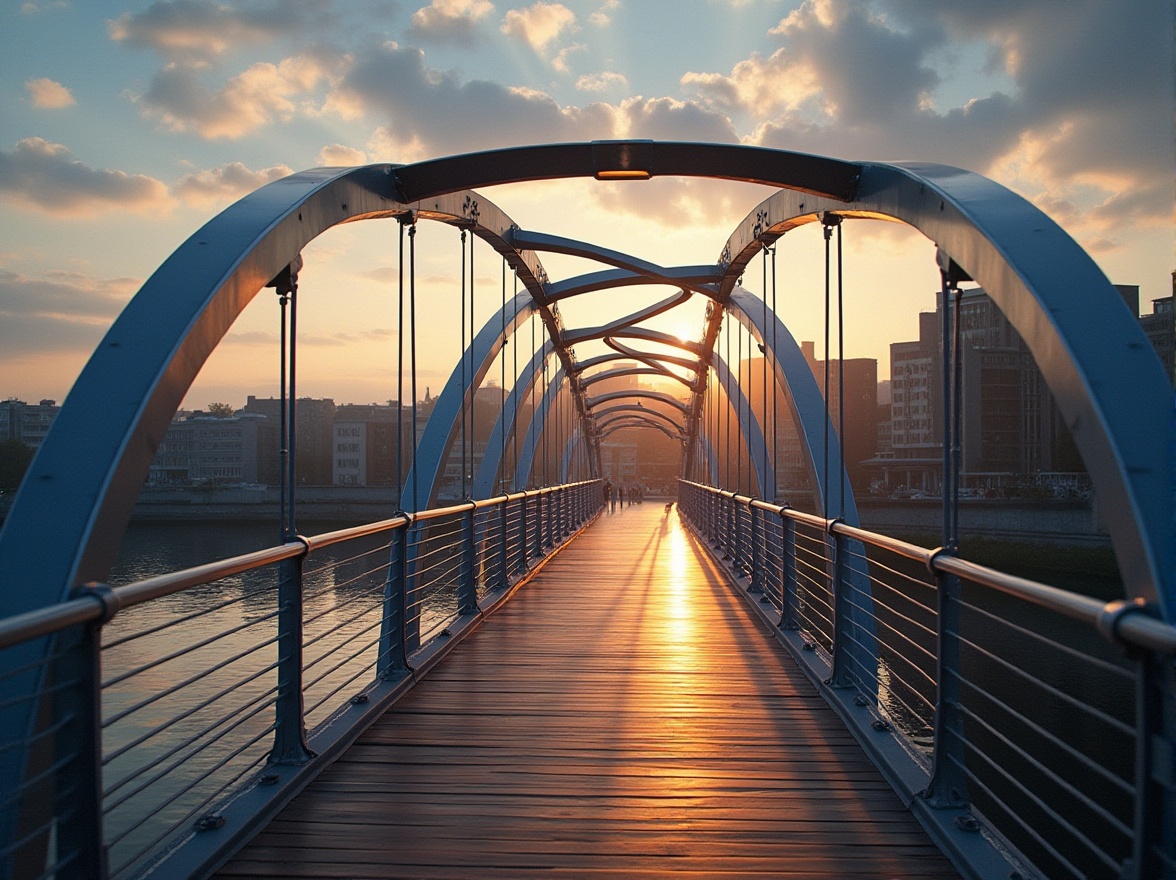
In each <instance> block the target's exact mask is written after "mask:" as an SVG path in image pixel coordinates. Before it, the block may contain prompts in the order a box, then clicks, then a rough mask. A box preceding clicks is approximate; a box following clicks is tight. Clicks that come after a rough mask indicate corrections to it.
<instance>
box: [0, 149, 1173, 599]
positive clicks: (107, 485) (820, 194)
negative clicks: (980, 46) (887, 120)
mask: <svg viewBox="0 0 1176 880" xmlns="http://www.w3.org/2000/svg"><path fill="white" fill-rule="evenodd" d="M662 175H665V176H697V177H712V178H723V179H732V180H742V181H747V182H753V183H761V184H767V185H770V186H776V187H779V189H778V191H777V192H776V193H775V194H773V195H772V196H770V197H769V198H768V199H766V200H765V201H763V202H762V203H761V204H760V205H759V206H758V207H757V208H756V209H755V210H754V211H752V212H750V213H749V214H748V216H747V218H746V219H745V220H744V221H743V222H742V223H741V224H739V226H738V227H737V228H736V230H735V232H734V233H733V234H732V236H731V237H730V239H729V240H728V242H727V244H726V246H725V248H724V249H723V251H722V254H721V256H720V258H719V260H718V261H717V264H716V268H709V269H708V267H685V268H679V269H676V270H668V272H667V273H659V274H660V275H661V280H660V281H659V282H657V283H667V281H666V280H665V278H666V275H667V274H672V275H673V276H674V278H675V281H672V282H669V283H676V284H679V285H680V286H682V287H685V288H687V289H690V290H693V291H695V292H699V293H704V295H708V296H710V297H711V298H713V299H714V300H715V302H716V304H717V306H718V307H716V308H714V309H712V310H711V316H710V318H709V319H708V321H707V325H706V328H705V330H704V335H703V339H702V341H701V345H700V346H699V348H698V349H697V350H698V351H699V352H701V354H699V361H700V365H703V363H702V362H703V361H704V359H706V358H709V357H710V356H711V355H710V354H709V353H710V352H713V350H714V343H715V338H716V336H717V333H718V328H719V324H720V322H721V319H722V314H723V312H724V307H725V306H726V305H727V304H728V300H729V299H730V297H731V294H732V292H733V291H734V288H735V284H736V281H737V279H738V278H739V276H740V275H741V274H742V273H743V270H744V268H745V267H746V265H747V263H748V262H749V261H750V259H751V258H752V257H753V256H754V255H755V254H756V253H758V252H759V251H760V250H761V249H762V248H763V247H766V246H769V245H771V244H772V243H773V242H774V241H775V240H776V239H777V238H779V237H780V236H781V235H783V234H784V233H786V232H787V231H788V230H790V229H793V228H795V227H797V226H800V225H803V224H806V223H811V222H817V221H819V220H820V219H821V218H822V216H823V215H825V214H827V213H828V214H834V215H837V216H840V217H844V218H859V217H860V218H871V219H888V220H896V221H898V222H901V223H905V224H907V225H909V226H912V227H914V228H916V229H918V230H920V231H921V232H922V233H923V234H924V235H926V236H927V237H928V238H929V239H931V240H932V241H933V242H935V243H936V245H938V247H939V249H940V250H941V251H942V252H944V253H945V254H947V255H949V256H950V257H951V259H952V260H953V261H954V262H955V263H956V264H957V265H958V266H960V267H961V268H962V269H963V271H964V272H966V273H967V274H968V275H969V276H970V277H971V278H973V279H975V280H976V281H977V282H978V283H980V284H982V285H983V286H984V288H985V290H986V291H987V292H988V294H989V295H990V296H991V297H992V299H993V300H994V302H996V304H997V305H998V307H1000V308H1001V310H1002V311H1003V312H1004V313H1005V315H1006V316H1007V317H1008V319H1009V321H1010V323H1012V325H1013V326H1014V327H1015V328H1016V329H1017V331H1018V333H1019V334H1020V335H1021V337H1022V338H1023V339H1024V340H1025V343H1026V344H1027V346H1028V348H1029V350H1030V352H1031V353H1032V354H1033V356H1034V358H1035V360H1036V361H1037V363H1038V365H1039V367H1040V369H1041V371H1042V373H1043V375H1044V377H1045V380H1046V382H1047V384H1048V386H1049V387H1050V390H1051V392H1052V393H1053V396H1054V398H1055V399H1056V401H1057V403H1058V407H1059V411H1060V412H1061V413H1062V415H1063V417H1064V418H1065V420H1066V423H1067V425H1068V427H1069V428H1070V430H1071V433H1072V434H1073V437H1074V439H1075V442H1076V444H1077V446H1078V449H1079V451H1080V452H1081V454H1082V457H1083V460H1084V462H1085V463H1086V466H1087V468H1088V469H1089V471H1090V474H1091V477H1092V480H1093V482H1094V486H1095V490H1096V492H1097V493H1098V497H1099V503H1100V507H1101V509H1102V511H1103V512H1104V514H1105V518H1106V520H1107V522H1108V525H1109V529H1110V532H1111V538H1112V541H1113V543H1114V546H1115V550H1116V554H1117V557H1118V561H1119V566H1120V569H1121V571H1122V574H1123V580H1124V583H1125V586H1126V591H1127V594H1128V595H1129V596H1132V597H1139V598H1142V599H1144V600H1146V601H1149V602H1152V603H1156V604H1158V605H1159V606H1160V607H1161V609H1162V613H1163V615H1164V617H1165V619H1168V620H1173V619H1176V585H1174V583H1173V582H1174V579H1176V576H1174V569H1176V561H1174V560H1176V540H1174V538H1176V535H1174V532H1173V524H1174V516H1173V486H1174V478H1173V454H1174V453H1173V448H1174V447H1176V424H1174V420H1173V411H1172V395H1171V388H1170V385H1169V383H1168V380H1167V377H1166V376H1165V375H1164V372H1163V369H1162V367H1161V366H1160V364H1159V360H1158V358H1156V357H1155V355H1154V353H1153V352H1152V350H1151V348H1150V346H1149V344H1148V342H1147V340H1146V337H1145V336H1144V335H1143V332H1142V330H1141V329H1140V327H1139V325H1138V322H1137V321H1136V320H1135V319H1134V317H1133V316H1132V315H1131V314H1130V312H1129V310H1127V309H1125V308H1124V307H1123V304H1122V301H1121V299H1120V298H1119V297H1118V295H1117V293H1116V292H1115V290H1114V288H1113V287H1112V286H1111V285H1110V283H1109V282H1108V281H1107V279H1106V278H1105V276H1103V274H1102V273H1101V272H1100V271H1099V270H1098V268H1097V267H1096V266H1095V264H1094V262H1093V261H1092V260H1091V259H1090V257H1089V256H1088V255H1087V254H1086V253H1085V252H1084V251H1083V250H1082V249H1081V248H1080V247H1079V246H1078V245H1077V244H1076V243H1075V242H1074V241H1073V240H1072V239H1071V238H1070V237H1069V236H1068V235H1067V234H1066V233H1065V232H1064V231H1063V230H1062V229H1060V228H1059V227H1058V226H1057V225H1056V224H1055V223H1053V221H1051V220H1050V219H1049V218H1048V217H1047V216H1046V215H1045V214H1043V213H1042V212H1041V211H1039V210H1038V209H1036V208H1035V207H1033V206H1032V205H1031V204H1029V203H1028V202H1026V201H1025V200H1023V199H1021V198H1020V197H1019V196H1016V195H1015V194H1013V193H1011V192H1010V191H1008V190H1006V189H1005V188H1003V187H1001V186H1000V185H998V184H996V183H995V182H993V181H990V180H987V179H986V178H984V177H981V176H980V175H977V174H973V173H970V172H967V171H962V170H960V169H956V168H951V167H947V166H942V165H930V164H916V163H893V164H881V163H857V162H843V161H839V160H834V159H826V158H822V157H816V156H808V155H804V154H798V153H790V152H786V151H780V150H770V149H764V148H757V147H746V146H739V145H726V144H684V143H675V142H658V143H655V142H651V141H608V142H593V143H575V144H550V145H541V146H532V147H519V148H512V149H504V150H492V151H488V152H483V153H475V154H467V155H462V156H453V157H448V158H445V159H438V160H431V161H427V162H419V163H414V164H412V165H405V166H394V165H386V164H383V165H371V166H366V167H361V168H352V169H338V168H327V169H314V170H312V171H307V172H302V173H299V174H295V175H292V176H290V177H288V178H285V179H283V180H281V181H277V182H275V183H273V184H270V185H268V186H266V187H263V188H262V189H260V190H258V191H257V192H255V193H253V194H251V195H249V196H247V197H245V198H244V199H242V200H241V201H240V202H238V203H237V204H235V205H233V206H232V207H230V208H229V209H227V210H226V211H224V212H223V213H222V214H220V215H219V216H217V217H216V218H214V219H213V220H211V221H210V222H209V223H207V224H206V225H205V226H204V227H203V228H201V229H200V230H199V231H198V232H197V233H196V234H195V235H193V236H192V237H191V238H190V239H189V240H188V241H187V242H185V243H184V244H183V245H181V247H180V248H179V249H178V250H177V251H176V252H175V253H173V254H172V256H171V257H169V258H168V259H167V260H166V261H165V262H164V264H163V265H162V266H160V268H159V269H158V270H157V271H156V272H155V274H154V275H152V277H151V278H150V279H148V281H147V283H146V284H145V285H144V286H143V288H142V289H141V290H140V292H139V294H138V295H137V296H136V297H135V298H134V299H133V300H132V301H131V303H130V304H129V305H128V306H127V308H126V309H125V310H124V312H123V313H122V314H121V315H120V316H119V318H118V320H117V321H116V322H115V324H114V325H113V326H112V328H111V330H110V331H109V332H108V334H107V335H106V337H105V338H104V339H103V341H102V343H101V344H100V346H99V347H98V349H97V350H96V351H95V353H94V355H93V356H92V358H91V359H90V362H89V363H88V364H87V366H86V367H85V369H84V370H83V372H82V374H81V376H80V377H79V379H78V381H77V383H76V384H75V386H74V389H73V391H71V393H70V395H69V398H68V400H67V401H66V403H65V405H64V406H63V408H62V411H61V413H60V415H59V417H58V419H57V422H56V423H55V425H54V426H53V429H52V430H51V431H50V433H49V435H48V437H47V438H46V441H45V443H44V444H43V445H42V447H41V450H40V452H39V453H38V455H37V457H36V459H35V460H34V462H33V464H32V466H31V468H30V471H29V474H28V477H27V478H26V480H25V482H24V484H23V486H22V488H21V490H20V492H19V493H18V496H17V498H16V501H15V503H14V505H13V508H12V511H11V513H10V515H9V518H8V522H7V524H6V527H5V529H4V532H3V533H2V534H0V571H4V572H5V577H6V579H7V581H8V583H10V584H19V585H20V589H6V590H3V591H2V592H0V610H2V611H3V613H5V614H11V613H19V612H21V611H26V610H31V609H33V608H37V607H41V606H44V605H48V604H52V603H54V602H57V601H59V600H61V599H62V598H64V597H65V596H66V595H68V593H69V591H70V590H71V589H72V588H73V586H74V585H75V584H80V583H84V582H86V581H90V580H101V579H103V578H104V577H105V576H106V573H107V572H108V570H109V566H110V564H111V562H112V560H113V556H114V553H115V550H116V548H117V546H118V543H119V537H120V535H121V533H122V530H123V528H124V527H125V524H126V521H127V519H128V518H129V516H130V512H131V509H132V507H133V504H134V500H135V497H136V495H137V492H138V488H139V486H140V485H141V484H142V482H143V478H144V477H145V475H146V473H147V470H148V467H149V465H150V462H151V458H152V456H153V454H154V451H155V448H156V446H157V445H158V443H159V441H160V440H161V439H162V437H163V435H164V433H165V431H166V430H167V426H168V424H169V422H170V419H171V417H172V415H173V414H174V412H175V410H176V409H177V408H178V406H179V404H180V402H181V401H182V399H183V396H184V394H185V393H186V391H187V389H188V387H189V385H190V384H191V382H192V381H193V380H194V379H195V376H196V374H197V372H198V371H199V369H200V366H201V365H202V364H203V363H204V361H205V360H206V358H207V357H208V356H209V354H210V353H211V352H212V350H213V349H214V348H215V346H216V345H217V343H218V342H219V341H220V339H221V338H222V337H223V335H224V334H225V332H227V330H228V328H229V326H230V325H231V323H232V321H233V320H234V319H235V318H236V317H237V315H238V314H240V312H241V311H242V310H243V309H244V307H245V305H247V304H248V302H249V301H250V300H251V299H252V298H253V297H254V296H255V295H256V294H257V292H258V291H259V290H261V289H262V287H263V286H264V285H266V284H267V283H268V282H269V281H270V279H272V278H274V277H275V276H276V275H277V274H278V273H279V272H281V271H282V270H283V269H284V268H286V267H287V266H289V265H290V264H291V263H292V262H293V261H294V260H295V259H296V257H297V256H298V254H299V253H300V251H301V250H302V248H303V247H304V246H305V245H306V244H307V243H308V242H309V241H310V240H312V239H313V238H314V237H316V236H317V235H319V234H320V233H322V232H323V231H325V230H326V229H329V228H331V227H332V226H335V225H338V224H340V223H345V222H353V221H356V220H365V219H372V218H376V217H394V216H404V215H407V214H409V213H412V214H413V215H415V216H417V217H421V218H424V219H435V220H441V221H442V222H447V223H452V224H454V225H458V226H465V227H466V228H469V229H472V230H473V231H474V233H475V234H477V235H478V236H479V237H480V238H482V239H483V240H484V241H486V242H488V243H489V244H490V245H491V246H492V247H494V248H495V250H497V251H498V252H499V253H501V254H502V255H503V256H504V258H505V259H506V260H507V261H508V262H509V264H510V265H511V266H512V267H513V269H514V271H515V272H516V274H517V276H518V278H519V279H520V281H521V282H522V284H523V285H524V286H525V287H526V289H527V291H528V292H529V293H530V294H531V297H532V299H533V302H534V304H535V306H536V307H537V308H539V310H540V313H541V314H542V316H543V320H544V322H545V324H546V325H547V328H548V333H549V335H550V337H551V338H552V339H553V340H555V341H556V348H557V353H558V355H559V357H560V359H561V361H562V366H563V369H564V370H565V371H566V374H567V381H569V382H570V383H572V385H573V387H574V388H575V389H576V393H575V397H574V399H575V400H576V401H577V407H581V406H582V401H583V396H582V393H581V392H580V391H579V389H578V378H579V374H580V370H579V369H578V368H577V365H576V363H575V361H574V358H573V356H572V354H571V352H570V350H568V349H567V348H565V347H563V346H562V343H561V340H562V328H561V326H560V319H559V314H558V309H557V302H556V300H557V299H558V297H559V295H560V294H561V289H560V288H559V287H558V285H552V284H549V282H548V279H547V277H546V274H545V272H544V271H543V268H542V265H541V264H540V263H539V260H538V258H537V256H536V253H535V252H536V250H538V249H541V248H542V247H543V246H544V245H543V243H542V242H539V241H526V242H524V241H523V240H522V239H521V238H520V240H519V242H518V244H517V245H516V244H515V243H513V242H512V238H513V237H514V236H515V235H516V234H517V232H518V230H517V228H512V227H514V224H512V223H510V221H509V218H507V217H506V216H505V214H503V213H502V212H501V211H499V210H498V209H497V208H496V207H495V206H493V205H492V204H490V203H489V202H488V201H487V200H485V199H483V198H482V197H481V196H479V195H477V193H475V192H472V190H473V189H474V188H476V187H484V186H490V185H496V184H501V183H511V182H524V181H530V180H543V179H554V178H570V177H586V176H595V177H597V178H600V179H610V178H614V177H629V178H633V177H654V176H662ZM548 244H551V243H550V242H549V243H548ZM605 262H608V261H607V260H606V261H605ZM640 268H641V267H639V266H638V267H634V266H631V265H630V266H626V267H624V268H622V269H621V270H620V271H619V272H618V271H617V270H612V271H611V272H607V271H606V272H604V273H597V275H598V277H597V278H596V279H593V282H602V281H607V282H609V283H612V284H614V286H615V285H616V284H619V283H639V282H638V281H635V280H633V278H634V277H636V276H641V277H643V278H648V277H652V276H651V275H650V273H648V272H644V273H643V272H641V271H640ZM625 276H629V280H627V281H624V280H622V279H623V278H624V277H625ZM585 281H586V279H580V281H579V282H577V283H579V284H581V285H582V284H584V283H585ZM564 284H565V287H564V288H563V289H562V292H563V293H567V292H568V291H570V290H571V289H572V287H573V286H574V285H571V284H568V283H567V282H565V283H564ZM699 374H700V375H704V373H703V371H702V370H699ZM701 405H702V396H701V394H700V393H698V392H697V391H696V393H695V395H694V398H693V401H692V412H691V413H690V415H689V417H688V425H687V427H688V430H689V431H691V432H693V431H694V430H695V429H696V427H697V423H698V416H699V411H700V408H701ZM579 415H580V419H581V421H582V422H583V425H582V431H583V436H584V440H585V441H586V442H587V443H589V444H590V446H592V445H593V444H595V442H596V438H595V436H594V431H593V427H592V425H591V423H590V421H589V420H588V415H587V413H586V412H585V411H584V410H583V409H581V410H580V413H579ZM696 447H697V444H693V443H691V444H688V445H687V448H688V450H689V451H691V452H693V451H694V450H695V449H696ZM46 522H53V523H54V524H55V528H54V529H52V530H46V529H45V528H44V524H45V523H46ZM30 548H36V550H37V552H32V550H31V549H30Z"/></svg>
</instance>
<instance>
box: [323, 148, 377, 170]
mask: <svg viewBox="0 0 1176 880" xmlns="http://www.w3.org/2000/svg"><path fill="white" fill-rule="evenodd" d="M316 164H318V165H321V166H323V167H327V168H334V167H351V166H353V165H366V164H367V153H365V152H364V151H363V150H357V149H355V148H354V147H346V146H344V145H343V144H328V145H327V146H325V147H323V148H322V149H321V150H319V154H318V159H317V160H316Z"/></svg>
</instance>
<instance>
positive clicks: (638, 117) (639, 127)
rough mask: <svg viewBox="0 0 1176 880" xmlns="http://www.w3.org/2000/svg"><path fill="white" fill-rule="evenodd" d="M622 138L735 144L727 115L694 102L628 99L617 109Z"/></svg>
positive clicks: (736, 139)
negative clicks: (619, 116)
mask: <svg viewBox="0 0 1176 880" xmlns="http://www.w3.org/2000/svg"><path fill="white" fill-rule="evenodd" d="M620 115H621V123H620V125H621V129H622V130H623V131H624V135H623V136H624V137H630V138H650V139H652V140H664V141H704V142H707V143H727V144H730V143H738V142H739V135H738V134H737V133H736V131H735V126H734V125H733V124H732V122H731V120H730V118H729V117H727V116H726V115H724V114H723V113H720V112H718V111H716V110H714V109H713V108H710V107H706V106H704V105H702V104H699V103H697V102H694V101H676V100H674V99H673V98H648V99H647V98H641V97H636V98H629V99H627V100H625V101H623V102H622V104H621V108H620Z"/></svg>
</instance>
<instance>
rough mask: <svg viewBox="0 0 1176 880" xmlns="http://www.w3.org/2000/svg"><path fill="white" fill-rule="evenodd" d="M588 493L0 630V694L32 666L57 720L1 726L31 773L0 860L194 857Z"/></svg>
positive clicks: (248, 818) (30, 617)
mask: <svg viewBox="0 0 1176 880" xmlns="http://www.w3.org/2000/svg"><path fill="white" fill-rule="evenodd" d="M601 503H602V496H601V489H600V484H599V481H588V482H583V483H575V484H570V485H566V486H558V487H551V488H545V489H537V490H531V491H526V492H519V493H515V494H511V495H505V496H502V497H498V498H493V499H489V500H485V501H470V502H466V503H463V504H458V505H455V506H452V507H446V508H443V509H437V510H428V511H423V512H421V513H417V514H412V515H407V514H401V515H398V516H395V517H392V518H391V519H387V520H383V521H381V522H375V523H371V524H368V525H364V526H358V527H355V528H347V529H342V530H340V531H334V532H330V533H327V534H321V535H317V536H315V537H310V538H302V537H300V538H299V539H298V540H296V541H293V542H290V543H286V544H284V545H282V546H278V547H273V548H270V549H267V550H262V551H259V552H255V553H249V554H246V555H243V556H238V557H235V558H232V559H226V560H224V561H222V562H214V563H210V564H207V565H203V566H199V567H197V568H191V569H187V570H184V571H179V572H175V573H172V574H166V575H162V576H159V577H153V578H150V579H148V580H144V581H140V582H138V583H134V584H129V585H126V586H120V587H110V586H105V585H95V586H89V587H86V588H83V589H81V590H79V591H77V595H76V597H75V598H72V599H70V600H69V601H66V602H64V603H62V604H60V605H57V606H53V607H50V608H45V609H42V610H39V611H37V612H33V613H29V614H24V615H20V616H18V617H14V618H10V619H8V620H5V621H2V622H0V668H2V669H3V672H2V673H0V693H19V692H20V691H21V690H22V688H17V687H11V688H9V687H4V685H5V684H16V683H17V682H18V680H21V679H23V680H24V681H26V682H27V681H28V680H29V678H30V677H32V678H34V679H36V680H37V681H38V682H39V683H40V687H39V688H37V689H34V690H35V692H36V693H37V694H38V696H37V697H35V698H33V700H34V701H35V702H36V705H34V706H25V707H24V708H26V709H28V710H29V716H30V717H36V716H38V715H40V717H42V718H46V717H47V718H49V719H51V721H50V723H48V724H45V723H38V724H36V725H35V728H36V731H38V732H34V733H33V734H32V735H31V736H26V731H22V730H14V729H10V730H0V752H7V753H9V755H11V754H13V753H15V752H18V751H19V750H21V749H27V752H26V754H27V757H26V758H25V759H24V760H25V765H26V766H28V767H30V768H32V769H31V770H30V772H27V773H25V774H23V777H22V782H21V784H20V785H19V786H17V787H16V789H15V790H13V791H6V792H3V794H2V795H0V797H2V798H3V801H2V806H0V809H2V810H3V811H4V815H5V817H6V818H8V819H12V820H13V821H11V822H9V823H7V824H6V826H5V827H9V828H12V829H14V832H13V833H12V835H11V837H10V839H6V840H3V841H0V863H2V864H3V866H4V867H5V868H6V869H7V870H6V871H5V872H0V873H3V875H4V876H10V877H19V878H26V877H28V878H33V877H53V878H61V880H65V878H87V880H90V878H105V877H108V876H109V877H133V876H139V875H143V874H148V873H150V874H152V876H163V875H166V876H176V877H183V876H192V875H195V874H199V873H202V872H205V871H207V870H209V869H210V867H213V866H215V864H216V863H217V861H218V859H220V858H223V855H224V853H226V852H227V851H229V850H230V849H231V848H232V846H234V845H235V844H236V842H239V841H240V840H242V839H244V837H247V836H248V834H250V833H251V832H252V830H253V829H254V828H256V827H258V826H259V825H260V824H261V823H264V821H266V820H267V819H268V817H269V816H270V815H272V813H273V812H274V811H275V810H276V809H277V808H278V807H279V806H280V805H281V803H284V802H285V800H288V799H289V797H291V796H292V795H293V794H294V793H296V792H297V790H298V789H299V788H301V786H302V785H305V782H306V780H307V779H308V778H309V776H311V775H313V774H314V773H315V772H317V769H318V767H319V766H321V765H324V764H325V763H326V762H328V761H329V760H330V759H331V758H332V757H333V756H334V755H336V754H338V753H339V752H340V751H341V750H342V749H343V748H345V747H346V745H347V744H349V743H350V742H351V741H352V740H354V738H355V737H356V736H358V735H359V733H360V732H361V731H362V729H363V728H364V727H366V726H367V724H369V723H370V722H371V721H372V720H374V718H375V717H376V716H377V715H378V714H379V712H380V711H382V709H383V708H384V707H386V705H388V704H389V703H390V702H391V700H393V699H395V697H396V696H398V695H399V694H400V693H402V692H403V690H404V689H406V688H407V687H410V686H411V684H412V681H413V677H414V675H419V674H421V673H422V672H423V671H425V670H426V669H427V668H429V667H430V666H431V665H432V664H433V663H435V662H436V661H437V660H438V659H439V658H440V657H441V656H442V655H443V654H444V653H445V651H446V649H447V646H448V645H451V644H453V643H454V642H455V641H456V639H457V637H458V636H460V635H461V633H463V632H465V631H467V630H468V628H469V627H471V626H473V625H474V624H475V623H476V621H477V619H478V617H479V616H480V615H481V614H482V613H484V612H485V611H486V610H489V609H491V608H493V607H494V606H495V605H496V603H497V602H499V601H502V599H504V598H505V596H506V595H507V594H508V593H509V590H510V588H511V587H512V586H513V585H515V584H517V583H518V582H519V580H520V579H521V576H522V575H524V574H525V573H526V572H527V571H528V570H529V568H530V567H531V566H533V564H534V563H535V562H536V561H537V560H538V559H540V558H541V557H543V556H545V555H547V554H549V553H550V552H552V550H553V549H554V548H555V547H557V546H558V545H560V544H561V543H563V542H564V541H565V540H566V539H567V538H568V536H569V535H570V534H571V533H572V532H573V531H574V530H575V529H577V528H579V527H580V526H582V525H583V524H584V523H586V522H587V521H588V520H590V519H591V518H592V517H593V516H594V515H595V513H596V512H597V511H598V510H599V508H600V505H601ZM29 657H35V659H31V660H30V659H28V658H29ZM14 702H16V701H12V702H10V703H8V704H6V705H3V706H0V709H5V710H13V709H20V708H21V707H20V706H16V705H13V704H12V703H14ZM26 702H27V698H26ZM161 859H162V860H165V867H163V868H161V867H160V862H161ZM153 872H154V873H153ZM160 872H162V873H160Z"/></svg>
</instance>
